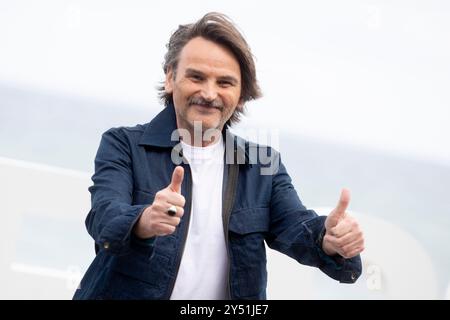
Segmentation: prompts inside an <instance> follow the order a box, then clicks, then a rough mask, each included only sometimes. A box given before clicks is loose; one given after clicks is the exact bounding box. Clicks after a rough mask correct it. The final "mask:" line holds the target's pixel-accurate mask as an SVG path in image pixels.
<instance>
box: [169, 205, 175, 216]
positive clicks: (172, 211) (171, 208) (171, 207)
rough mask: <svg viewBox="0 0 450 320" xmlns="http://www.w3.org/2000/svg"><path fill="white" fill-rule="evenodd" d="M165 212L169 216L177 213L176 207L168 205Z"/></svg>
mask: <svg viewBox="0 0 450 320" xmlns="http://www.w3.org/2000/svg"><path fill="white" fill-rule="evenodd" d="M167 214H168V215H169V216H171V217H173V216H174V215H176V214H177V207H175V206H170V207H169V209H167Z"/></svg>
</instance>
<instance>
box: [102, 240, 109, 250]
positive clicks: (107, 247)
mask: <svg viewBox="0 0 450 320" xmlns="http://www.w3.org/2000/svg"><path fill="white" fill-rule="evenodd" d="M103 248H104V249H106V250H107V249H109V242H108V241H106V242H104V243H103Z"/></svg>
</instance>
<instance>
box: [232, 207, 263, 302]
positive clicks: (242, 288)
mask: <svg viewBox="0 0 450 320" xmlns="http://www.w3.org/2000/svg"><path fill="white" fill-rule="evenodd" d="M269 213H270V210H269V208H249V209H245V210H240V211H237V212H233V213H232V214H231V216H230V224H229V231H230V232H229V241H230V251H231V252H230V253H231V259H232V263H231V272H232V277H231V279H234V282H235V283H234V285H233V287H234V290H235V291H236V293H237V295H238V297H239V298H249V299H256V298H257V297H260V296H261V294H262V293H263V292H265V289H266V285H267V270H266V248H265V244H264V239H265V237H266V235H267V233H268V232H269V227H270V217H269Z"/></svg>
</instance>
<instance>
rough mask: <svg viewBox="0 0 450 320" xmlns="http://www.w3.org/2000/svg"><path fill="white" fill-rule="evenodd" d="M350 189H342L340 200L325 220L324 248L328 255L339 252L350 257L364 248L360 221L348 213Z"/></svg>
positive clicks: (347, 257) (345, 256)
mask: <svg viewBox="0 0 450 320" xmlns="http://www.w3.org/2000/svg"><path fill="white" fill-rule="evenodd" d="M349 202H350V191H348V190H347V189H342V192H341V197H340V199H339V202H338V204H337V206H336V208H334V210H333V211H331V213H330V214H329V215H328V217H327V219H326V220H325V229H326V233H325V236H324V238H323V243H322V249H323V251H324V252H325V253H326V254H327V255H330V256H332V255H335V254H339V255H340V256H342V257H344V258H346V259H349V258H353V257H354V256H356V255H358V254H359V253H361V252H362V251H363V250H364V235H363V233H362V231H361V229H360V227H359V224H358V222H357V221H356V220H355V219H354V218H353V217H351V216H349V215H348V214H347V212H346V211H345V210H347V207H348V204H349Z"/></svg>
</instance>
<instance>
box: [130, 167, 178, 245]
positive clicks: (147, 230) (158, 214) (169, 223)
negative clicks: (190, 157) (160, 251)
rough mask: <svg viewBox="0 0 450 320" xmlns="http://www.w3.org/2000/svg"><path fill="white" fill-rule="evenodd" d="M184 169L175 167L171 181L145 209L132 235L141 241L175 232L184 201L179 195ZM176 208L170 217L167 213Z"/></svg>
mask: <svg viewBox="0 0 450 320" xmlns="http://www.w3.org/2000/svg"><path fill="white" fill-rule="evenodd" d="M183 176H184V169H183V167H181V166H177V167H176V168H175V170H174V171H173V174H172V181H171V182H170V184H169V186H168V187H167V188H165V189H162V190H160V191H158V192H157V193H156V195H155V199H154V201H153V203H152V205H151V206H149V207H147V208H146V209H145V210H144V212H143V213H142V215H141V217H140V218H139V220H138V222H137V223H136V226H135V228H134V233H135V234H136V235H137V236H138V237H139V238H142V239H147V238H151V237H154V236H165V235H169V234H172V233H174V232H175V229H176V227H177V226H178V224H179V223H180V221H181V217H182V216H183V213H184V209H183V207H184V204H185V202H186V200H185V199H184V197H183V196H182V195H181V183H182V182H183ZM171 206H175V207H176V210H177V212H176V214H175V215H174V216H170V215H169V214H168V213H167V211H168V209H169V208H170V207H171Z"/></svg>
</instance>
